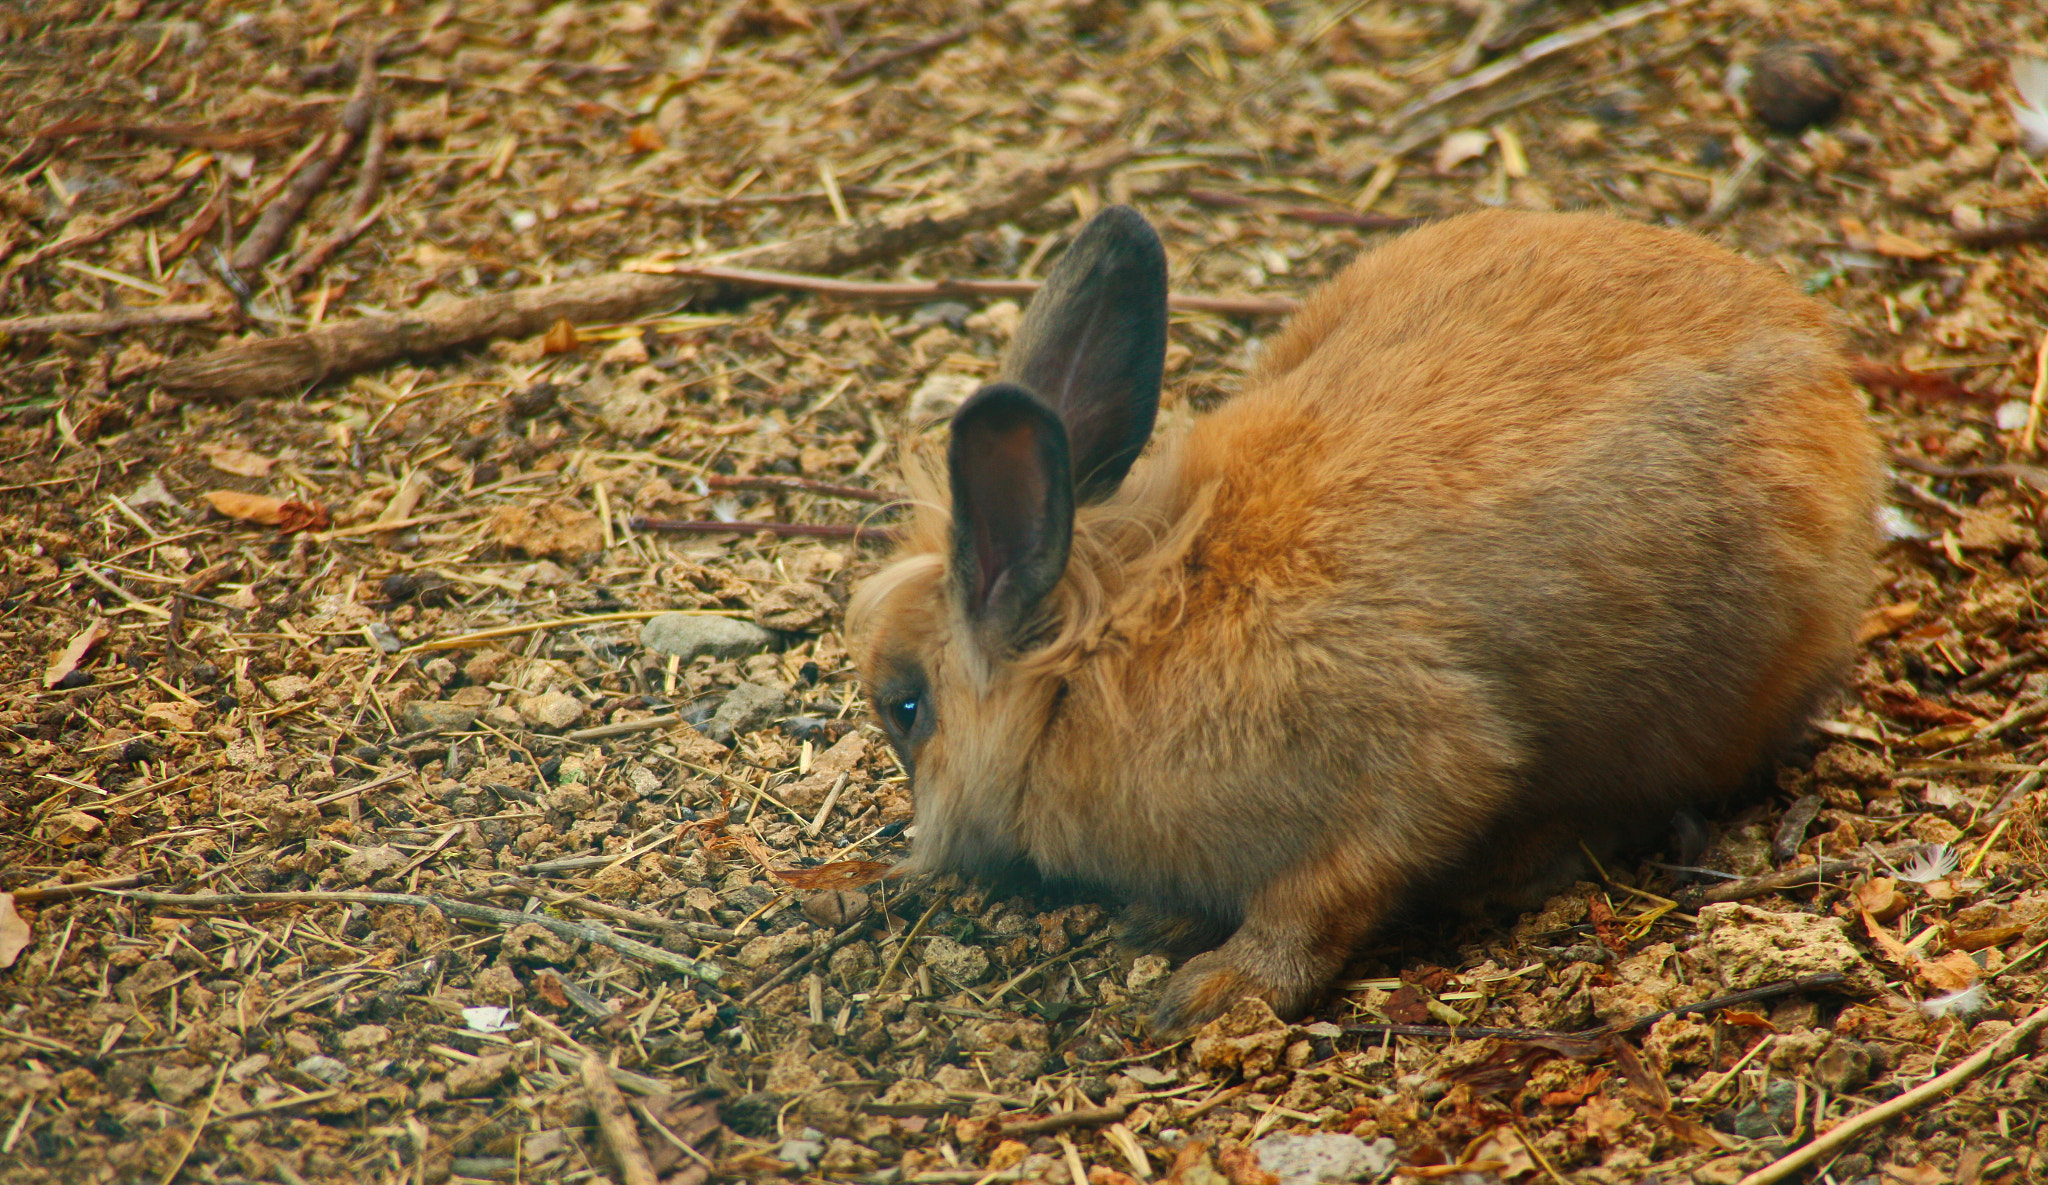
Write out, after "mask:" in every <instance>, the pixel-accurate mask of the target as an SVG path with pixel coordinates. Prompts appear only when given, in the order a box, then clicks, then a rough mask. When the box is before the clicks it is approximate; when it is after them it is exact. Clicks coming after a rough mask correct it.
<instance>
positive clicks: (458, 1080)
mask: <svg viewBox="0 0 2048 1185" xmlns="http://www.w3.org/2000/svg"><path fill="white" fill-rule="evenodd" d="M511 1076H512V1055H511V1054H509V1053H502V1054H499V1055H497V1056H495V1057H485V1058H478V1059H477V1060H476V1061H473V1062H470V1063H469V1064H467V1065H461V1066H457V1067H455V1068H454V1069H452V1070H450V1071H448V1077H447V1079H446V1081H447V1083H448V1097H449V1098H451V1099H468V1098H475V1097H476V1096H478V1095H485V1094H489V1093H491V1092H492V1091H494V1090H496V1089H498V1084H499V1083H501V1082H503V1081H505V1080H506V1079H507V1078H510V1077H511Z"/></svg>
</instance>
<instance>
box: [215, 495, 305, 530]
mask: <svg viewBox="0 0 2048 1185" xmlns="http://www.w3.org/2000/svg"><path fill="white" fill-rule="evenodd" d="M200 497H202V498H204V499H206V500H207V502H209V503H210V504H212V506H213V508H214V509H215V510H217V511H219V512H220V513H222V514H225V515H227V516H228V517H229V518H238V519H241V520H242V521H243V522H250V523H262V524H263V525H264V526H266V527H275V526H277V525H279V524H281V523H283V522H284V505H285V503H284V499H283V498H273V497H271V496H270V495H268V494H247V493H243V492H242V491H241V490H210V491H208V492H206V493H204V494H201V495H200Z"/></svg>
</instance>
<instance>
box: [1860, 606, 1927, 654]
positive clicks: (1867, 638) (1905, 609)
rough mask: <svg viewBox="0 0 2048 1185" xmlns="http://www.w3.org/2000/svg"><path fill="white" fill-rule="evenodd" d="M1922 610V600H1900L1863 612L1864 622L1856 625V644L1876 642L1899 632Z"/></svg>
mask: <svg viewBox="0 0 2048 1185" xmlns="http://www.w3.org/2000/svg"><path fill="white" fill-rule="evenodd" d="M1918 612H1920V602H1918V601H1900V602H1899V603H1898V604H1896V605H1879V606H1878V607H1877V608H1875V609H1871V610H1869V611H1867V612H1865V613H1864V614H1863V622H1862V624H1861V625H1858V626H1857V627H1856V644H1857V645H1858V646H1861V645H1863V644H1864V643H1866V642H1875V641H1876V640H1877V639H1879V638H1882V637H1884V636H1885V635H1887V634H1894V633H1897V632H1898V631H1899V630H1901V629H1903V628H1905V625H1906V623H1907V622H1909V621H1911V620H1913V615H1914V614H1916V613H1918Z"/></svg>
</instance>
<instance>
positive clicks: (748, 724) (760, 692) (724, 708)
mask: <svg viewBox="0 0 2048 1185" xmlns="http://www.w3.org/2000/svg"><path fill="white" fill-rule="evenodd" d="M781 707H782V689H781V688H778V687H769V686H767V685H766V684H762V683H742V684H740V685H739V686H738V687H735V688H733V689H732V690H731V691H730V692H727V693H726V697H725V702H723V703H721V704H719V705H718V710H717V711H716V712H713V713H712V714H711V719H709V720H706V721H705V722H704V724H703V727H702V728H701V729H700V730H699V731H701V732H703V734H704V735H705V736H708V737H710V738H711V739H712V740H714V741H717V742H718V743H719V744H721V745H730V744H732V739H733V737H735V736H737V735H739V734H740V733H743V732H753V731H754V730H755V729H757V728H760V727H761V726H762V725H764V724H766V723H768V721H769V720H771V719H773V718H774V716H775V713H776V711H777V710H779V709H780V708H781Z"/></svg>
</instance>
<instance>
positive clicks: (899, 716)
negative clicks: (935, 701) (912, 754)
mask: <svg viewBox="0 0 2048 1185" xmlns="http://www.w3.org/2000/svg"><path fill="white" fill-rule="evenodd" d="M920 705H921V701H920V700H919V699H918V697H917V696H914V695H906V696H904V697H902V698H901V699H896V700H892V701H890V702H889V704H888V705H887V707H886V708H885V709H884V710H885V711H886V712H887V713H888V716H889V724H890V726H891V727H893V728H895V729H896V731H897V732H900V733H902V734H903V735H904V736H909V735H910V731H911V729H913V728H915V727H916V726H917V709H918V708H919V706H920Z"/></svg>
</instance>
